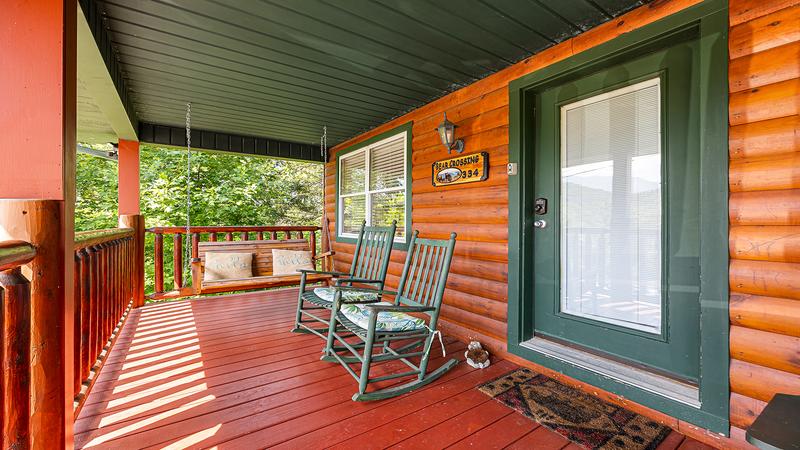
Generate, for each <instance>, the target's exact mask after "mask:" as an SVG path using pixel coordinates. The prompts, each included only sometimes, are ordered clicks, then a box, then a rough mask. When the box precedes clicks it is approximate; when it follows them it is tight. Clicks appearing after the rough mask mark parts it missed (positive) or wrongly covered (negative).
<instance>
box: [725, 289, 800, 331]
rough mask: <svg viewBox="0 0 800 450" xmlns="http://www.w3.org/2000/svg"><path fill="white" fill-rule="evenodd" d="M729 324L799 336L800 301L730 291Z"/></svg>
mask: <svg viewBox="0 0 800 450" xmlns="http://www.w3.org/2000/svg"><path fill="white" fill-rule="evenodd" d="M730 318H731V324H733V325H738V326H742V327H747V328H752V329H755V330H761V331H766V332H770V333H779V334H785V335H788V336H795V337H800V325H799V324H800V301H798V300H792V299H787V298H778V297H765V296H761V295H750V294H739V293H736V292H734V293H732V294H731V300H730Z"/></svg>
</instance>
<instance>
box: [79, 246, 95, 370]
mask: <svg viewBox="0 0 800 450" xmlns="http://www.w3.org/2000/svg"><path fill="white" fill-rule="evenodd" d="M90 252H91V250H89V249H86V248H84V249H82V250H81V251H80V252H78V258H79V261H80V274H81V276H80V279H81V298H80V299H75V302H76V303H78V302H80V304H81V331H80V334H79V335H77V336H75V339H76V340H80V343H81V345H80V349H81V353H80V358H79V359H80V367H81V371H80V373H81V380H85V379H87V378H88V377H89V371H90V370H91V368H92V360H91V357H90V355H91V350H90V346H91V340H90V336H91V332H90V330H91V323H92V290H93V289H94V287H93V286H92V279H93V278H94V276H93V275H92V270H91V253H90ZM76 271H77V270H76ZM77 356H78V355H76V357H77Z"/></svg>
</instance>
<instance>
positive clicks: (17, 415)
mask: <svg viewBox="0 0 800 450" xmlns="http://www.w3.org/2000/svg"><path fill="white" fill-rule="evenodd" d="M0 287H2V291H0V300H2V303H1V304H0V332H2V340H0V357H2V359H3V360H2V363H3V373H2V376H0V380H2V386H0V394H2V398H0V401H1V402H2V405H0V408H2V414H0V418H1V419H2V423H0V435H2V437H1V438H0V442H2V445H3V448H4V449H17V448H19V449H27V448H30V446H31V423H30V413H31V410H30V395H31V366H30V361H31V286H30V282H29V281H28V279H27V278H25V277H24V276H23V275H22V271H21V270H20V269H19V268H15V269H10V270H7V271H4V272H0Z"/></svg>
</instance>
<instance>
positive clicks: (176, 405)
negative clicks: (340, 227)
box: [75, 289, 708, 449]
mask: <svg viewBox="0 0 800 450" xmlns="http://www.w3.org/2000/svg"><path fill="white" fill-rule="evenodd" d="M296 295H297V291H296V290H294V289H289V290H280V291H270V292H259V293H247V294H239V295H232V296H225V297H216V298H206V299H201V300H185V301H176V302H171V303H163V304H158V305H150V306H145V307H143V308H140V309H137V310H135V311H133V312H132V313H131V315H130V317H129V318H128V321H127V323H126V324H125V326H124V328H123V330H122V332H121V333H120V336H119V338H118V340H117V342H116V344H115V346H114V348H113V350H112V352H111V354H110V355H109V358H108V360H107V362H106V364H105V366H104V367H103V369H102V370H101V372H100V374H99V376H98V379H97V382H96V383H95V385H94V388H93V390H92V391H91V393H90V395H89V397H88V399H87V401H86V403H85V405H84V406H83V409H82V410H81V412H80V415H79V417H78V419H77V421H76V423H75V448H78V449H81V448H114V449H129V448H131V449H132V448H137V449H138V448H207V447H217V448H232V449H251V448H304V449H315V448H328V447H336V448H359V449H360V448H386V447H391V446H394V447H405V448H444V447H450V446H452V447H456V448H480V449H487V448H537V449H561V448H579V447H577V446H575V445H574V444H570V443H569V442H568V441H567V440H565V439H564V438H563V437H561V436H560V435H558V434H556V433H554V432H552V431H550V430H548V429H546V428H544V427H540V426H538V424H537V423H536V422H534V421H531V420H529V419H527V418H525V417H523V416H522V415H520V414H518V413H516V412H514V411H512V410H511V409H509V408H507V407H505V406H503V405H501V404H500V403H497V402H495V401H493V400H491V399H490V398H489V397H488V396H486V395H484V394H482V393H480V392H479V391H477V390H476V389H474V388H475V387H476V386H477V385H479V384H481V383H483V382H484V381H487V380H489V379H491V378H494V377H496V376H499V375H501V374H503V373H505V372H507V371H509V370H511V369H513V368H514V367H515V365H514V364H512V363H511V362H508V361H505V360H496V361H493V364H492V365H491V366H490V367H489V368H488V369H485V370H475V369H472V368H470V367H469V366H468V365H466V364H459V365H458V366H456V368H454V369H453V370H451V371H450V372H449V373H447V374H446V375H445V376H443V377H442V378H441V379H440V380H437V382H435V383H434V384H432V385H430V386H427V387H426V388H425V389H423V390H420V391H417V392H414V393H411V394H407V395H404V396H401V397H398V398H394V399H390V400H384V401H381V402H369V403H355V402H352V401H351V400H350V397H351V396H352V394H353V393H354V392H355V391H356V387H357V386H356V382H355V381H354V380H353V379H352V378H351V377H350V376H349V375H348V374H347V373H345V371H344V370H343V369H342V368H341V367H339V366H338V365H333V364H330V363H326V362H322V361H319V355H320V348H321V341H320V339H319V338H317V337H315V336H310V335H298V334H293V333H290V332H289V329H290V328H291V324H292V321H293V319H294V308H295V305H296V303H295V302H296V298H297V297H296ZM447 347H448V354H450V355H460V356H463V352H464V344H463V343H460V342H449V343H448V345H447ZM441 362H442V359H441V358H439V359H438V360H436V361H434V362H432V365H433V366H434V367H437V366H438V364H441ZM675 448H680V449H690V448H691V449H695V448H708V447H706V446H705V445H703V444H700V443H699V442H696V441H693V440H691V439H687V438H684V437H683V436H682V435H680V434H678V433H676V432H673V433H672V434H671V435H670V436H669V437H668V438H667V439H666V440H665V441H664V442H663V443H662V444H661V446H659V449H675Z"/></svg>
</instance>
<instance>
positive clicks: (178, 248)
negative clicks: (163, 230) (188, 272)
mask: <svg viewBox="0 0 800 450" xmlns="http://www.w3.org/2000/svg"><path fill="white" fill-rule="evenodd" d="M182 238H183V235H182V234H180V233H175V234H174V235H172V283H173V285H174V286H175V290H176V291H177V290H180V288H181V287H182V286H183V239H182Z"/></svg>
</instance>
